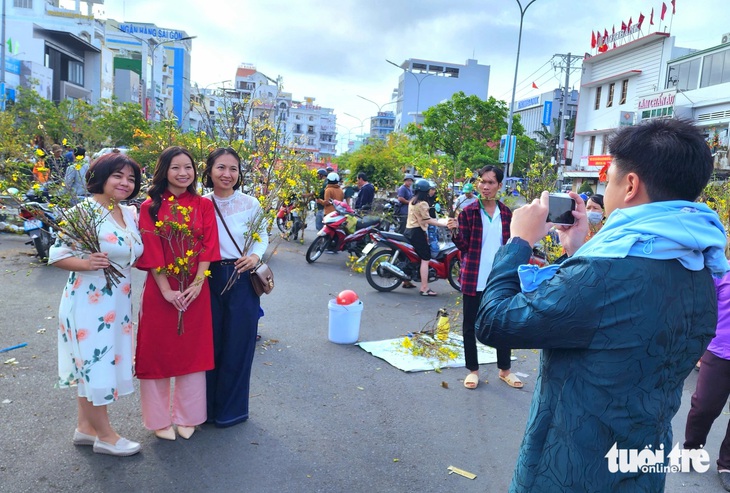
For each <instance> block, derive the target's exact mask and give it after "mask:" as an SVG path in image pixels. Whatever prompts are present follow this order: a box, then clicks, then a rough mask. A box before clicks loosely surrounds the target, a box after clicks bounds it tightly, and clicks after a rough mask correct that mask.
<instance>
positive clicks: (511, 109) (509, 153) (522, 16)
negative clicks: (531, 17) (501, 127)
mask: <svg viewBox="0 0 730 493" xmlns="http://www.w3.org/2000/svg"><path fill="white" fill-rule="evenodd" d="M515 1H516V2H517V5H518V6H519V7H520V33H519V35H518V36H517V59H516V60H515V78H514V80H513V81H512V103H511V104H510V105H509V116H508V117H507V144H506V145H507V149H506V150H505V168H506V170H505V171H506V176H510V175H511V174H512V173H511V171H512V166H511V165H512V164H513V163H512V162H511V161H512V159H511V156H512V150H511V149H509V146H511V145H512V119H513V118H514V114H515V93H516V92H517V69H518V68H519V66H520V47H521V45H522V21H523V20H524V19H525V12H527V9H528V8H530V5H532V4H533V3H535V2H536V1H537V0H530V3H528V4H527V5H526V6H525V8H524V9H523V8H522V4H521V3H520V0H515Z"/></svg>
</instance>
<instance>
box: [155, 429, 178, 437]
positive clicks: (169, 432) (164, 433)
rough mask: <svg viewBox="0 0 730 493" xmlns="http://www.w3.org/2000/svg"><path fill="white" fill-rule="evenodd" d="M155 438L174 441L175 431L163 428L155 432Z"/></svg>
mask: <svg viewBox="0 0 730 493" xmlns="http://www.w3.org/2000/svg"><path fill="white" fill-rule="evenodd" d="M155 436H156V437H157V438H161V439H162V440H174V439H175V430H174V429H173V428H172V426H168V427H167V428H163V429H161V430H155Z"/></svg>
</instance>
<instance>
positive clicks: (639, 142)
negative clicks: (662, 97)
mask: <svg viewBox="0 0 730 493" xmlns="http://www.w3.org/2000/svg"><path fill="white" fill-rule="evenodd" d="M608 150H609V152H610V153H611V155H612V156H613V163H612V166H616V170H615V171H616V173H615V174H614V179H616V178H617V177H618V178H621V177H623V176H625V175H626V173H631V172H633V173H636V174H637V175H638V176H639V178H640V179H641V180H642V181H643V182H644V183H645V184H646V193H647V194H648V195H649V199H650V200H651V201H652V202H660V201H665V200H689V201H694V200H696V199H697V197H699V195H700V193H702V190H703V189H704V188H705V186H706V185H707V182H708V181H709V180H710V176H711V175H712V168H713V163H712V153H711V152H710V148H709V147H708V146H707V143H706V142H705V138H704V136H703V135H702V133H701V132H700V131H699V129H698V128H697V127H696V126H695V125H694V124H693V123H692V122H691V121H689V120H683V119H674V118H656V119H653V120H649V121H647V122H643V123H640V124H639V125H635V126H630V127H623V128H622V129H621V130H619V131H618V132H617V133H616V134H615V135H614V136H613V137H611V139H610V140H609V143H608Z"/></svg>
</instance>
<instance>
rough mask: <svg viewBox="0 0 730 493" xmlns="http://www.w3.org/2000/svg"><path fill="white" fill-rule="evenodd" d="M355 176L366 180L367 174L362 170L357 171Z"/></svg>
mask: <svg viewBox="0 0 730 493" xmlns="http://www.w3.org/2000/svg"><path fill="white" fill-rule="evenodd" d="M357 178H358V179H359V180H362V181H368V175H367V174H366V173H365V172H364V171H361V172H359V173H358V174H357Z"/></svg>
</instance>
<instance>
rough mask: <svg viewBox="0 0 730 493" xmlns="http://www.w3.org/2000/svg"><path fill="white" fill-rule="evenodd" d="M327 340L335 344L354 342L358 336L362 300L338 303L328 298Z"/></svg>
mask: <svg viewBox="0 0 730 493" xmlns="http://www.w3.org/2000/svg"><path fill="white" fill-rule="evenodd" d="M328 307H329V310H330V323H329V340H330V341H332V342H334V343H336V344H355V343H356V342H357V339H358V338H359V337H360V317H361V316H362V308H363V304H362V301H360V300H357V301H356V302H355V303H351V304H349V305H338V304H337V300H330V301H329V304H328Z"/></svg>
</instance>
